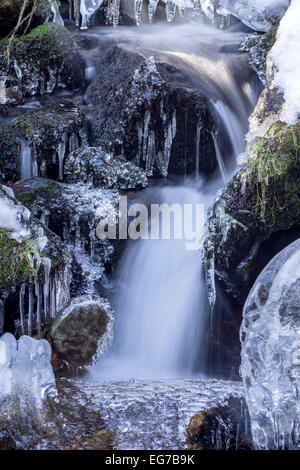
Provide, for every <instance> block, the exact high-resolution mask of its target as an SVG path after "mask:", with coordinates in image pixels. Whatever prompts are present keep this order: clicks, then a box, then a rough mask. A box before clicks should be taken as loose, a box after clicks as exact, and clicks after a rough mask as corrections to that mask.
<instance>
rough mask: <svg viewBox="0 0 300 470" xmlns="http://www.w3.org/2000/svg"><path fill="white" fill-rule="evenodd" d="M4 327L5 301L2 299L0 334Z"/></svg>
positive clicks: (0, 302) (0, 301)
mask: <svg viewBox="0 0 300 470" xmlns="http://www.w3.org/2000/svg"><path fill="white" fill-rule="evenodd" d="M3 327H4V305H3V301H2V300H0V336H1V335H2V333H3Z"/></svg>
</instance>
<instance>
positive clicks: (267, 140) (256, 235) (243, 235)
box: [205, 122, 300, 303]
mask: <svg viewBox="0 0 300 470" xmlns="http://www.w3.org/2000/svg"><path fill="white" fill-rule="evenodd" d="M297 142H300V123H298V124H297V125H296V126H290V127H288V126H285V125H284V124H283V123H281V122H277V123H275V124H274V125H273V126H271V128H270V129H269V131H268V133H267V135H266V136H265V137H264V138H262V139H260V140H259V141H258V142H257V144H256V146H255V147H254V148H253V155H254V156H253V158H252V159H251V160H250V161H249V166H248V167H247V168H245V169H242V170H240V171H239V172H238V173H237V174H236V175H235V176H234V177H233V179H232V180H231V181H230V182H229V183H228V184H227V185H226V186H225V187H224V188H223V190H221V192H220V193H219V195H218V197H217V200H216V202H215V204H214V206H213V208H212V210H211V211H210V213H209V218H208V230H209V236H208V239H207V240H206V243H205V247H206V248H205V249H206V259H207V260H212V261H213V264H214V269H215V275H216V278H217V279H218V281H221V282H222V284H223V286H224V288H225V291H226V292H227V293H229V294H230V295H232V296H233V297H234V298H235V299H236V300H237V301H238V302H239V303H241V302H243V299H245V295H247V294H248V292H249V289H250V287H251V285H252V284H253V282H254V280H255V279H256V276H257V275H258V273H259V271H260V270H261V269H262V267H263V266H264V264H263V263H265V264H266V262H268V261H269V260H270V257H272V256H273V255H274V254H275V253H274V251H273V250H272V246H269V248H268V249H267V250H266V248H264V250H263V248H262V247H263V246H264V247H266V244H264V242H266V241H267V240H269V245H271V243H274V242H275V240H276V234H278V236H280V232H281V231H285V233H284V234H283V238H285V239H286V242H285V243H289V241H290V239H289V238H288V236H287V231H288V230H290V229H292V228H293V227H297V224H299V222H300V209H299V207H300V206H299V201H300V199H299V197H300V194H299V189H298V188H299V183H300V181H299V172H298V144H297ZM296 233H298V230H296ZM296 236H297V235H296ZM271 241H272V242H271ZM273 249H278V246H275V244H274V245H273ZM268 257H269V258H268ZM266 259H267V261H266ZM208 264H209V263H208ZM208 264H207V265H208Z"/></svg>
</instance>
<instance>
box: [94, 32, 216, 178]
mask: <svg viewBox="0 0 300 470" xmlns="http://www.w3.org/2000/svg"><path fill="white" fill-rule="evenodd" d="M101 52H102V53H101V56H100V57H99V58H97V67H98V69H99V74H98V77H99V78H98V79H97V80H96V81H95V83H94V84H93V85H92V86H91V88H90V89H89V91H88V93H87V97H86V98H87V100H88V101H89V102H90V103H91V104H93V105H94V107H95V115H94V117H93V126H92V141H93V142H92V143H93V145H97V146H101V147H102V148H103V149H104V150H106V151H113V152H114V153H115V154H116V155H124V157H125V158H127V159H128V160H130V161H132V162H133V163H135V164H136V165H138V166H140V167H142V168H144V169H145V170H146V173H147V175H163V176H166V175H167V174H168V173H173V174H179V175H184V174H190V173H195V171H196V158H197V156H199V169H200V171H204V172H210V171H212V170H213V169H214V168H215V167H216V165H217V163H216V155H215V148H214V144H213V138H212V135H211V134H212V130H213V128H214V124H213V119H212V116H211V114H210V111H209V104H208V100H207V99H206V98H204V97H203V96H202V95H201V93H200V92H199V91H198V90H196V89H195V87H194V86H193V83H192V80H191V79H190V78H189V77H188V75H187V74H185V73H184V72H183V71H181V70H180V69H179V68H176V67H174V66H170V65H168V64H166V63H162V62H159V61H157V60H155V59H154V58H153V57H149V58H148V59H145V58H144V57H143V56H142V55H141V54H137V53H134V52H131V51H130V50H127V49H126V48H125V47H122V46H115V45H113V44H112V43H111V41H108V42H107V43H106V42H105V41H104V42H103V45H102V48H101Z"/></svg>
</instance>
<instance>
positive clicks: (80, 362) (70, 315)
mask: <svg viewBox="0 0 300 470" xmlns="http://www.w3.org/2000/svg"><path fill="white" fill-rule="evenodd" d="M112 327H113V312H112V309H111V307H110V305H109V303H108V301H107V300H105V299H102V298H100V297H97V296H92V295H87V296H82V297H78V298H75V299H73V300H72V301H71V302H70V304H69V305H68V306H67V307H66V308H64V309H63V310H62V311H61V312H60V313H59V315H58V317H57V318H56V320H55V321H54V322H53V324H52V325H51V330H50V340H51V342H52V345H53V348H54V350H55V352H56V353H57V354H58V356H59V357H60V358H61V359H64V360H65V361H67V363H68V364H70V365H71V366H73V367H79V366H85V365H89V364H91V363H92V362H93V361H95V360H96V358H98V357H99V355H101V354H104V353H106V352H107V350H108V348H109V346H110V345H111V341H112Z"/></svg>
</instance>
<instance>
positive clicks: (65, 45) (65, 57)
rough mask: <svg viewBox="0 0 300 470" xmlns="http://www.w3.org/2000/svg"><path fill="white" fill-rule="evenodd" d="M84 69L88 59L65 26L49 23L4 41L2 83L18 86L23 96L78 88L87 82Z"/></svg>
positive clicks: (0, 57) (0, 63)
mask: <svg viewBox="0 0 300 470" xmlns="http://www.w3.org/2000/svg"><path fill="white" fill-rule="evenodd" d="M8 47H9V49H8ZM84 71H85V62H84V59H83V58H82V57H81V56H80V54H79V51H78V48H77V46H76V44H75V42H74V41H73V39H72V38H71V35H70V33H69V32H68V30H67V29H65V28H64V27H63V26H61V25H58V24H55V23H46V24H44V25H41V26H38V27H37V28H35V29H33V30H32V31H31V32H30V33H28V34H26V35H24V36H20V37H15V38H14V39H13V40H12V42H11V43H10V44H9V42H8V40H2V41H0V77H1V80H2V84H3V83H4V85H5V88H7V89H10V88H11V87H16V88H17V90H18V91H19V92H20V93H21V94H22V96H23V97H25V96H34V95H44V94H49V93H53V92H54V91H55V90H58V89H61V88H69V89H72V90H73V89H76V88H78V87H80V86H81V85H82V83H83V82H84ZM2 101H4V102H5V100H2Z"/></svg>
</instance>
